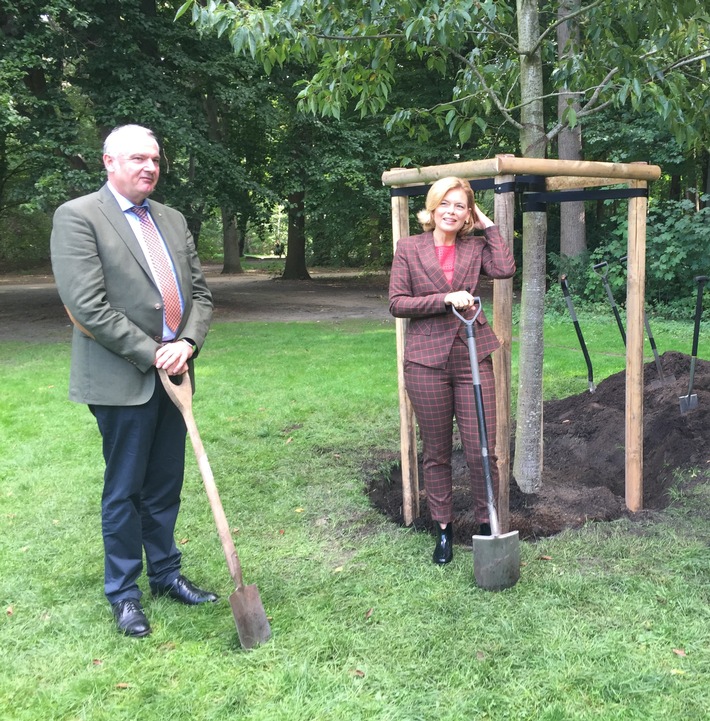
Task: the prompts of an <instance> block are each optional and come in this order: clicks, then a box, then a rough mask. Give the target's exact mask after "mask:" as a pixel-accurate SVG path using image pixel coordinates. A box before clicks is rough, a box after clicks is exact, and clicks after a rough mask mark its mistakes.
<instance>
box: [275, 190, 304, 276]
mask: <svg viewBox="0 0 710 721" xmlns="http://www.w3.org/2000/svg"><path fill="white" fill-rule="evenodd" d="M305 198H306V193H305V191H303V190H299V191H297V192H295V193H291V194H290V195H289V196H288V240H287V243H288V245H287V248H286V264H285V265H284V272H283V275H282V276H281V278H282V279H283V280H310V278H311V276H310V275H309V273H308V268H306V213H305Z"/></svg>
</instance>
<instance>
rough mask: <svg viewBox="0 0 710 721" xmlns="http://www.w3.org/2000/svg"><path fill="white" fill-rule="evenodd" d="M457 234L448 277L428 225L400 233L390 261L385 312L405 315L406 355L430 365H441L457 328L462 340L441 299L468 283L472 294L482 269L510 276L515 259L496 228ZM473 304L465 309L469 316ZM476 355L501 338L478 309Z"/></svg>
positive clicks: (487, 352) (496, 275)
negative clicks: (450, 277) (422, 229)
mask: <svg viewBox="0 0 710 721" xmlns="http://www.w3.org/2000/svg"><path fill="white" fill-rule="evenodd" d="M483 233H484V236H485V238H483V237H481V236H476V235H465V236H459V237H458V238H457V239H456V265H455V267H454V276H453V280H452V281H451V283H449V282H448V281H447V280H446V276H445V275H444V271H443V270H442V269H441V266H440V264H439V261H438V259H437V257H436V251H435V250H434V234H433V233H432V232H431V231H429V232H427V233H421V234H420V235H412V236H409V237H407V238H402V239H401V240H399V241H398V243H397V250H396V252H395V255H394V260H393V261H392V272H391V276H390V288H389V301H390V313H391V314H392V315H393V316H395V317H397V318H409V319H410V323H409V328H408V330H407V343H406V349H405V354H404V359H405V361H411V362H412V363H418V364H420V365H424V366H428V367H430V368H444V367H445V366H446V361H447V360H448V357H449V353H450V351H451V347H452V346H453V343H454V340H455V338H456V335H457V333H458V334H460V337H461V338H462V340H463V341H464V342H466V333H465V329H464V327H463V323H461V321H460V320H459V319H458V318H457V317H456V316H455V315H454V314H453V313H452V312H451V311H450V310H448V307H447V306H446V305H445V303H444V298H445V297H446V295H447V294H448V293H451V292H452V291H455V290H466V289H469V291H470V292H471V294H472V295H476V288H477V286H478V281H479V278H480V276H481V274H483V275H485V276H488V277H489V278H510V277H512V276H513V274H514V273H515V261H514V260H513V256H512V254H511V252H510V249H509V248H508V245H507V243H506V242H505V241H504V240H503V238H502V236H501V234H500V232H499V230H498V228H497V227H496V226H495V225H493V226H491V227H489V228H486V229H485V230H484V231H483ZM473 312H474V311H473V310H469V311H467V313H466V317H469V318H470V317H472V315H473ZM475 337H476V350H477V354H478V360H479V361H481V360H483V359H484V358H485V357H486V356H488V355H490V354H491V353H492V352H493V351H494V350H496V349H497V348H499V347H500V341H499V340H498V338H497V337H496V335H495V333H494V332H493V329H492V328H491V327H490V326H489V325H488V321H487V320H486V316H485V314H484V313H483V312H482V311H481V313H480V314H479V316H478V318H477V320H476V327H475Z"/></svg>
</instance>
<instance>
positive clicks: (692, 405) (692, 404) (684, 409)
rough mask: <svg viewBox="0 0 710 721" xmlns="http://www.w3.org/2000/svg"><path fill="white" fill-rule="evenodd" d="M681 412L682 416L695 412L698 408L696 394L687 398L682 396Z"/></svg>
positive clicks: (680, 398)
mask: <svg viewBox="0 0 710 721" xmlns="http://www.w3.org/2000/svg"><path fill="white" fill-rule="evenodd" d="M678 400H679V401H680V412H681V415H682V414H684V413H688V412H690V411H692V410H695V409H696V408H697V407H698V396H697V395H696V394H695V393H692V394H691V395H687V396H680V397H679V398H678Z"/></svg>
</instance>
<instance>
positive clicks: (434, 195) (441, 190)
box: [417, 176, 476, 235]
mask: <svg viewBox="0 0 710 721" xmlns="http://www.w3.org/2000/svg"><path fill="white" fill-rule="evenodd" d="M455 189H460V190H463V192H464V193H465V194H466V200H468V208H469V211H470V212H469V214H468V218H466V222H465V223H464V224H463V228H461V231H460V233H459V235H461V234H465V233H468V232H469V231H470V230H472V229H473V208H474V205H475V204H476V198H475V196H474V195H473V188H471V185H470V183H469V182H468V180H464V179H463V178H456V177H453V176H451V177H448V178H439V180H437V181H436V182H435V183H434V184H433V185H432V186H431V188H429V192H428V193H427V195H426V202H425V204H424V209H423V210H420V211H419V212H418V213H417V220H418V221H419V222H420V223H421V226H422V228H424V230H433V229H434V227H435V224H434V211H435V210H436V209H437V208H438V207H439V205H441V201H442V200H443V199H444V196H445V195H446V194H447V193H448V192H449V191H450V190H455Z"/></svg>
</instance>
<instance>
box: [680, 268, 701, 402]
mask: <svg viewBox="0 0 710 721" xmlns="http://www.w3.org/2000/svg"><path fill="white" fill-rule="evenodd" d="M695 282H696V283H697V284H698V298H697V300H696V301H695V329H694V330H693V352H692V354H691V358H690V381H689V383H688V395H687V396H680V397H679V398H678V400H679V401H680V413H681V415H683V414H685V413H688V412H689V411H692V410H694V409H695V408H697V407H698V396H697V395H696V394H695V393H693V382H694V380H695V360H696V358H697V357H698V336H699V335H700V316H701V315H702V314H703V288H704V287H705V283H707V282H708V277H707V276H706V275H699V276H697V277H696V278H695Z"/></svg>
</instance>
